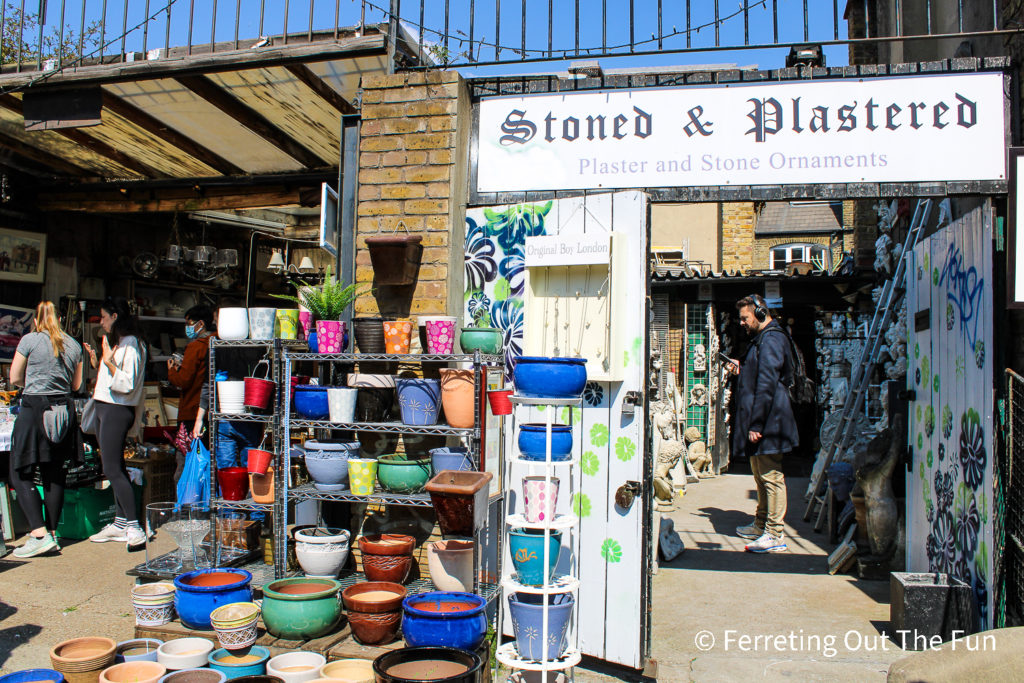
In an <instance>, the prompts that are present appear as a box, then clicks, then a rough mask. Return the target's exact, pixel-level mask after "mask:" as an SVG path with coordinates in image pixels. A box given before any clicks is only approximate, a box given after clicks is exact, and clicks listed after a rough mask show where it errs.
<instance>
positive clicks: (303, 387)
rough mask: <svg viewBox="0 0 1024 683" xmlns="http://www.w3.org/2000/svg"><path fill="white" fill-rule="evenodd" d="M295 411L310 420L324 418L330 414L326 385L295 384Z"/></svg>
mask: <svg viewBox="0 0 1024 683" xmlns="http://www.w3.org/2000/svg"><path fill="white" fill-rule="evenodd" d="M294 403H295V412H297V413H298V414H299V415H301V416H302V417H305V418H307V419H310V420H325V419H327V417H328V416H329V415H330V414H331V411H330V409H329V408H328V407H327V387H322V386H319V385H317V384H297V385H295V401H294Z"/></svg>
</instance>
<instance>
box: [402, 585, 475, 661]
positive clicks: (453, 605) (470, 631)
mask: <svg viewBox="0 0 1024 683" xmlns="http://www.w3.org/2000/svg"><path fill="white" fill-rule="evenodd" d="M486 606H487V601H486V600H484V599H483V598H482V597H480V596H479V595H474V594H473V593H455V592H447V591H433V592H430V593H420V594H418V595H410V596H409V597H407V598H406V599H405V600H403V601H402V636H403V637H404V638H405V642H406V644H407V645H411V646H412V647H454V648H458V649H460V650H468V651H470V652H473V651H474V650H476V649H477V648H478V647H480V643H482V642H484V636H486V635H487V616H486V615H485V614H484V608H485V607H486Z"/></svg>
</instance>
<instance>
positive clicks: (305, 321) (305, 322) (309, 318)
mask: <svg viewBox="0 0 1024 683" xmlns="http://www.w3.org/2000/svg"><path fill="white" fill-rule="evenodd" d="M299 325H301V326H302V338H303V339H309V332H310V330H311V329H316V328H314V327H313V314H312V313H310V312H309V311H299Z"/></svg>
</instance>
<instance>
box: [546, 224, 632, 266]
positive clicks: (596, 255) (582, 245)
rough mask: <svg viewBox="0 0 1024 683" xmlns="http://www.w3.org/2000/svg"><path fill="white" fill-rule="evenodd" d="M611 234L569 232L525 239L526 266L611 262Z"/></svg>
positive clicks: (580, 264)
mask: <svg viewBox="0 0 1024 683" xmlns="http://www.w3.org/2000/svg"><path fill="white" fill-rule="evenodd" d="M611 243H612V240H611V234H609V233H607V232H606V233H599V234H596V235H595V234H592V233H591V234H584V233H580V234H576V235H573V234H567V235H547V236H540V237H527V238H526V266H527V267H528V268H531V267H534V266H586V265H590V264H594V263H608V262H609V261H611Z"/></svg>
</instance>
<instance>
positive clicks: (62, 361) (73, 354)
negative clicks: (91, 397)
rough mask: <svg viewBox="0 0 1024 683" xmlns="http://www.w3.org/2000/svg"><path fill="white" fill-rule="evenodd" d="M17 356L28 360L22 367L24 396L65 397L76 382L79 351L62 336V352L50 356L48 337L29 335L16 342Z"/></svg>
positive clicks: (80, 350)
mask: <svg viewBox="0 0 1024 683" xmlns="http://www.w3.org/2000/svg"><path fill="white" fill-rule="evenodd" d="M18 353H20V354H21V355H23V356H25V358H27V359H28V363H27V364H26V366H25V393H26V394H67V393H70V392H71V382H72V381H73V380H74V379H75V368H76V367H78V364H79V363H80V362H81V361H82V347H81V346H80V345H79V344H78V342H77V341H75V340H74V339H73V338H71V337H69V336H68V335H66V334H65V335H64V352H63V353H61V354H60V357H59V358H58V357H56V356H54V355H53V346H52V345H51V344H50V335H48V334H45V333H43V332H30V333H29V334H26V335H25V336H24V337H22V338H21V341H20V342H18Z"/></svg>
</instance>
